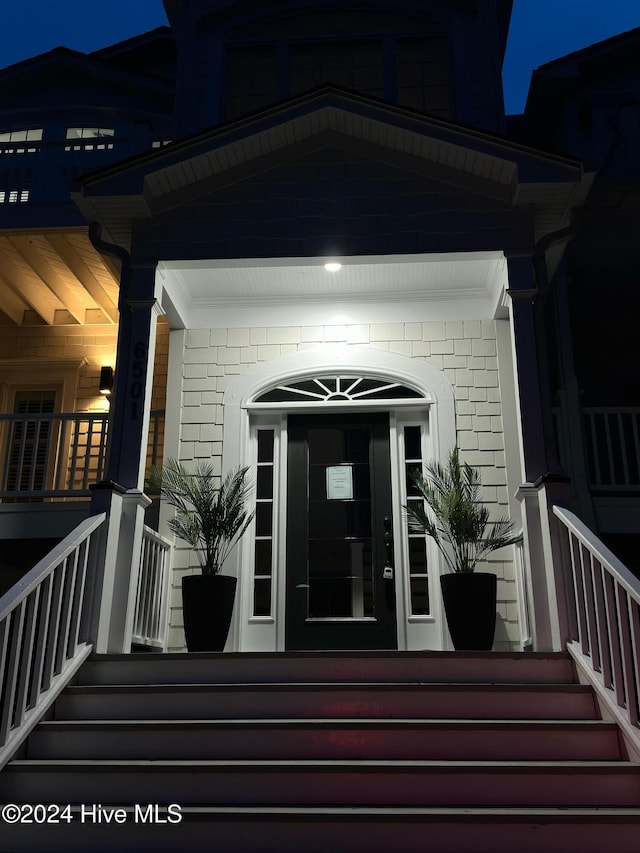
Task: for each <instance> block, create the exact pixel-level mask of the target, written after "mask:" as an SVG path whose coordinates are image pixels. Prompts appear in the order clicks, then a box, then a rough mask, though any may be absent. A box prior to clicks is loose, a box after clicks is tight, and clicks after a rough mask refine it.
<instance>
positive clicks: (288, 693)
mask: <svg viewBox="0 0 640 853" xmlns="http://www.w3.org/2000/svg"><path fill="white" fill-rule="evenodd" d="M247 716H251V717H261V718H265V719H268V718H278V717H296V718H302V717H304V718H310V717H311V718H331V719H333V718H345V717H366V718H387V717H392V718H394V717H395V718H406V717H411V718H423V719H434V718H437V719H442V718H445V717H447V718H451V719H463V718H469V719H497V718H500V719H530V718H532V717H538V718H540V719H547V720H548V719H567V718H568V719H597V717H598V713H597V711H596V705H595V700H594V697H593V692H592V690H591V688H589V687H586V686H584V685H579V684H567V685H548V684H538V685H530V684H527V685H505V684H491V685H488V684H431V683H428V684H413V685H407V684H397V683H394V684H390V683H387V684H342V683H341V684H298V685H291V684H236V685H228V684H222V685H220V684H214V685H212V684H180V685H156V684H147V685H144V686H141V685H104V686H74V687H69V688H68V689H67V690H66V691H64V693H62V695H61V696H60V697H59V698H58V700H57V701H56V706H55V718H56V719H59V720H60V719H75V720H77V719H92V720H100V719H105V718H113V719H143V720H144V719H150V718H156V719H183V718H184V717H193V718H194V719H228V718H232V717H240V718H242V717H247Z"/></svg>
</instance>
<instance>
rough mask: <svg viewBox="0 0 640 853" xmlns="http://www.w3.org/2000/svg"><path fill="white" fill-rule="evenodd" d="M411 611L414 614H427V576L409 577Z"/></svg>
mask: <svg viewBox="0 0 640 853" xmlns="http://www.w3.org/2000/svg"><path fill="white" fill-rule="evenodd" d="M411 613H412V614H413V615H414V616H427V615H428V614H429V584H428V582H427V578H411Z"/></svg>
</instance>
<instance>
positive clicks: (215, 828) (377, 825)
mask: <svg viewBox="0 0 640 853" xmlns="http://www.w3.org/2000/svg"><path fill="white" fill-rule="evenodd" d="M123 808H124V811H125V818H126V823H125V824H115V823H113V822H110V823H105V822H104V821H100V822H99V821H98V820H95V821H93V820H90V819H87V817H86V814H85V820H84V822H81V817H80V812H79V810H77V809H74V810H73V819H72V822H71V823H69V824H67V823H66V822H64V821H62V822H60V823H57V824H30V825H24V824H22V825H20V824H13V825H11V824H6V825H4V826H3V830H2V838H3V848H4V849H5V850H10V851H11V853H34V851H36V850H37V851H47V853H87V851H89V850H90V851H91V853H114V851H116V850H123V851H124V850H127V851H129V850H132V851H134V850H139V851H146V850H153V851H154V853H175V851H176V850H185V851H186V850H188V851H189V853H210V851H211V850H212V849H213V850H217V851H221V853H301V851H304V853H326V851H327V850H331V851H335V853H347V851H349V853H355V851H367V853H389V851H391V850H399V851H402V853H423V852H424V851H425V850H433V851H437V853H480V851H491V853H513V851H514V850H516V851H518V853H541V851H544V853H573V851H580V853H602V851H604V850H609V849H611V850H614V851H615V853H637V850H638V837H639V834H640V810H636V809H562V810H559V809H531V808H528V809H445V808H435V809H434V808H376V809H367V808H353V807H346V808H336V807H323V808H310V807H305V808H303V807H274V808H268V807H263V806H254V807H250V806H244V807H226V808H225V807H182V809H181V810H180V818H181V820H180V823H178V824H171V823H163V822H157V823H152V822H148V821H146V820H144V819H143V818H145V817H146V816H147V814H148V812H147V810H146V804H143V808H142V809H141V810H139V811H138V812H137V813H136V812H135V811H134V808H133V807H132V806H126V808H125V807H123ZM158 818H159V819H160V820H163V819H164V818H166V813H163V812H162V811H159V812H158ZM212 839H215V847H212ZM479 839H481V840H480V841H479Z"/></svg>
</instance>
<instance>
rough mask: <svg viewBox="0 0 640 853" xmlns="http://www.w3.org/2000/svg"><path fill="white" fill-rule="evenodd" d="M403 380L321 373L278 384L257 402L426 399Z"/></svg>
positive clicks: (256, 400)
mask: <svg viewBox="0 0 640 853" xmlns="http://www.w3.org/2000/svg"><path fill="white" fill-rule="evenodd" d="M425 399H426V398H425V396H424V394H423V393H421V392H420V391H416V390H415V389H413V388H410V387H409V386H407V385H403V384H402V383H400V382H392V381H389V379H380V378H378V377H374V376H358V375H354V374H337V375H328V376H317V377H313V378H310V379H301V380H296V381H293V382H288V383H286V384H282V385H276V386H275V387H274V388H270V389H269V390H268V391H265V392H264V393H262V394H260V395H259V396H258V397H256V399H255V401H254V402H255V403H258V404H260V403H305V404H309V403H346V402H349V403H358V402H363V403H366V402H369V401H371V400H386V401H390V400H425Z"/></svg>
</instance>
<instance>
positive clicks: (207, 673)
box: [78, 652, 575, 685]
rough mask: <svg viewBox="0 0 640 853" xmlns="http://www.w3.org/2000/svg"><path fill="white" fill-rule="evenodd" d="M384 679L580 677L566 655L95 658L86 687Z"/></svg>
mask: <svg viewBox="0 0 640 853" xmlns="http://www.w3.org/2000/svg"><path fill="white" fill-rule="evenodd" d="M147 681H153V682H154V683H155V684H197V683H216V682H217V683H223V682H226V683H228V684H242V683H252V684H258V683H268V682H284V681H287V682H293V683H296V682H339V681H346V682H351V683H354V682H376V681H383V682H384V681H393V682H407V683H416V682H417V683H424V682H443V681H454V682H469V683H480V682H485V683H492V684H496V683H557V684H569V683H572V682H574V681H575V670H574V666H573V662H572V660H571V658H570V656H569V655H568V654H566V653H524V654H523V653H522V652H518V653H512V652H466V653H460V652H387V653H384V652H348V653H346V654H345V653H344V652H335V653H330V652H322V653H318V652H284V653H282V652H279V653H277V654H272V653H263V652H256V653H246V652H243V653H241V654H234V653H232V654H229V653H226V654H204V653H202V654H188V655H185V654H166V655H149V654H132V655H100V656H93V657H92V658H90V659H89V660H88V661H87V663H86V664H85V665H84V666H83V668H82V670H81V672H80V675H79V681H78V683H79V684H85V685H88V684H136V683H145V682H147Z"/></svg>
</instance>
